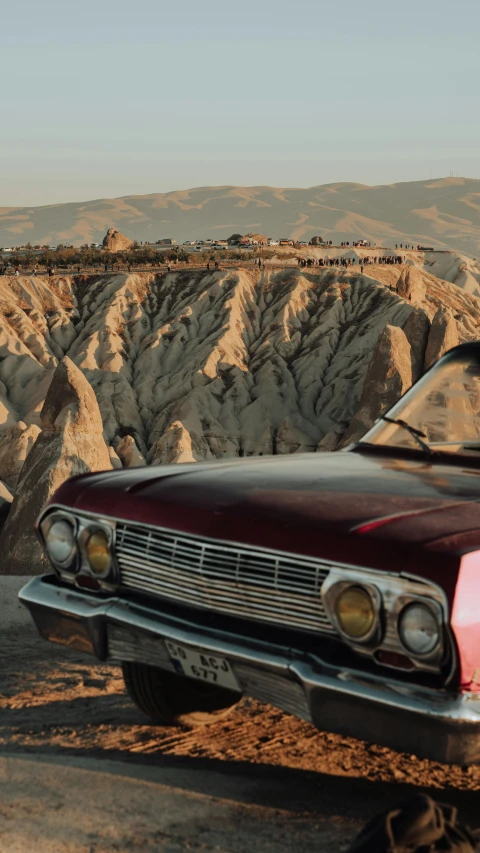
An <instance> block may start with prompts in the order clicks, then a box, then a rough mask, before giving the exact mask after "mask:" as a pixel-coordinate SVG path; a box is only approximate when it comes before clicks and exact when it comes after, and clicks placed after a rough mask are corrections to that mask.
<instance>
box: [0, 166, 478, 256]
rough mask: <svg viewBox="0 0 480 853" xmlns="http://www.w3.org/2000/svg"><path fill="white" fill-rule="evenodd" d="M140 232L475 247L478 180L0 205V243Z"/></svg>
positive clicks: (474, 251)
mask: <svg viewBox="0 0 480 853" xmlns="http://www.w3.org/2000/svg"><path fill="white" fill-rule="evenodd" d="M110 227H115V228H118V229H119V230H120V231H122V233H123V234H125V235H126V236H127V237H129V238H131V239H134V240H139V241H150V242H152V241H153V242H154V241H155V240H157V239H159V238H162V237H173V238H175V239H176V240H177V242H182V241H184V240H186V239H190V238H191V239H195V238H206V237H212V238H221V237H228V236H229V235H230V234H232V233H234V232H240V233H243V234H244V233H247V232H251V231H255V232H261V233H263V234H265V235H267V236H272V237H283V236H287V237H295V238H296V239H298V240H308V239H310V237H312V236H313V235H315V234H320V235H321V236H323V237H324V239H328V240H333V242H334V243H339V242H340V241H343V240H349V241H350V242H351V241H352V240H353V239H355V238H363V239H367V240H371V241H373V242H376V243H377V245H386V246H391V245H393V244H395V243H397V242H398V243H401V242H402V243H405V242H406V243H413V244H415V245H416V244H417V243H420V244H423V245H431V246H434V247H435V248H437V249H456V250H457V251H460V252H463V253H466V254H468V255H470V256H472V257H475V256H477V255H479V254H480V180H476V179H471V178H442V179H438V180H429V181H416V182H409V183H398V184H390V185H385V186H375V187H369V186H363V185H361V184H352V183H337V184H325V185H323V186H317V187H310V188H308V189H291V188H290V189H281V188H278V187H234V186H223V187H200V188H196V189H190V190H181V191H178V192H170V193H153V194H151V195H131V196H125V197H123V198H117V199H97V200H94V201H84V202H72V203H69V204H54V205H46V206H43V207H33V208H32V207H30V208H27V207H24V208H11V207H0V246H11V245H19V244H21V243H25V242H27V241H30V242H31V243H34V244H35V243H49V244H54V245H56V244H57V243H60V242H67V241H68V242H69V243H73V244H75V245H80V244H82V243H87V242H88V243H90V242H100V241H101V239H102V238H103V235H104V234H105V232H106V230H107V229H108V228H110Z"/></svg>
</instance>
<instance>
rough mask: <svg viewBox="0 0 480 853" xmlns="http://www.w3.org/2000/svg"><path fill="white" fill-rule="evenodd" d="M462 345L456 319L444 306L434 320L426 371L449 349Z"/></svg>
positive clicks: (427, 353) (437, 312) (439, 309)
mask: <svg viewBox="0 0 480 853" xmlns="http://www.w3.org/2000/svg"><path fill="white" fill-rule="evenodd" d="M459 343H460V340H459V335H458V328H457V324H456V322H455V318H454V316H453V314H452V312H451V311H450V309H449V308H446V307H445V306H443V305H440V307H439V308H438V309H437V311H436V313H435V316H434V317H433V320H432V325H431V328H430V332H429V335H428V343H427V349H426V352H425V370H426V369H427V367H431V365H432V364H434V363H435V362H436V361H438V359H439V358H441V357H442V355H444V354H445V353H446V352H448V350H449V349H452V348H453V347H456V346H458V344H459Z"/></svg>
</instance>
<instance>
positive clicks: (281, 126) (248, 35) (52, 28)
mask: <svg viewBox="0 0 480 853" xmlns="http://www.w3.org/2000/svg"><path fill="white" fill-rule="evenodd" d="M479 24H480V3H479V2H478V0H456V2H455V3H454V2H446V0H402V3H395V4H393V3H388V2H386V1H385V0H383V2H380V0H362V2H361V3H360V2H354V1H353V0H343V2H339V0H336V1H335V2H334V0H330V2H328V3H327V2H325V0H296V2H295V3H293V2H285V0H276V2H270V0H243V2H241V3H238V4H237V3H227V2H220V0H204V2H203V3H201V4H198V3H196V2H193V0H175V2H170V3H168V4H167V3H165V2H163V0H136V2H134V3H132V2H126V0H82V3H65V0H43V2H42V3H39V2H38V0H18V2H17V3H10V4H8V5H7V4H5V6H4V8H3V9H2V25H1V29H0V74H1V78H0V79H1V80H2V87H1V89H2V94H1V104H2V106H1V117H2V118H1V124H2V128H1V132H0V207H5V206H10V205H11V206H23V205H26V206H36V205H42V204H52V203H57V202H67V201H80V200H83V199H85V200H87V199H93V198H102V197H117V196H122V195H129V194H144V193H151V192H168V191H171V190H178V189H186V188H189V187H195V186H206V185H220V184H232V185H237V184H240V185H274V186H284V187H286V186H290V187H293V186H299V187H307V186H315V185H317V184H322V183H329V182H332V181H358V182H360V183H365V184H380V183H393V182H397V181H407V180H425V179H428V178H429V177H430V176H432V177H440V176H445V175H448V174H450V172H453V174H455V175H456V174H457V173H458V174H459V175H462V176H468V177H473V178H480V110H479V105H480V103H479V92H478V80H479V79H480V77H479V72H480V51H479V49H478V27H479Z"/></svg>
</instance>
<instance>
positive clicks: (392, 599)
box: [324, 573, 443, 668]
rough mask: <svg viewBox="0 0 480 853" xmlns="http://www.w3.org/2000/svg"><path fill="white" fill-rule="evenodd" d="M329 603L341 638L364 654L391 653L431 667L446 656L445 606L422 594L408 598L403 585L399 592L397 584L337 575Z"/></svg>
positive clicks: (330, 586) (327, 592)
mask: <svg viewBox="0 0 480 853" xmlns="http://www.w3.org/2000/svg"><path fill="white" fill-rule="evenodd" d="M347 574H348V573H347ZM370 575H371V573H370ZM377 577H378V576H377ZM369 581H370V578H369ZM324 602H325V605H326V608H327V610H328V612H329V614H330V618H331V620H332V622H333V624H334V626H335V627H336V629H337V631H338V633H339V634H340V635H341V636H342V637H343V639H344V640H345V641H346V642H347V643H348V644H349V645H350V646H352V647H354V648H357V649H358V650H359V651H363V652H365V653H370V654H372V655H375V653H376V652H377V651H378V650H380V649H382V650H384V649H388V650H389V651H390V652H392V653H395V652H397V653H401V654H403V655H406V656H408V658H409V659H413V660H414V661H418V662H419V663H420V664H422V663H423V664H425V665H426V666H427V668H428V665H429V664H430V663H431V662H435V661H437V660H438V659H439V658H440V657H441V653H442V647H443V618H442V609H441V607H440V605H439V603H438V602H437V601H435V600H433V599H429V598H428V597H427V596H425V598H422V597H421V594H419V592H416V593H415V594H414V593H410V592H408V593H405V590H404V588H403V587H402V584H401V583H399V585H398V589H396V588H395V583H394V582H392V581H391V580H386V579H384V581H383V583H381V582H379V583H378V584H375V583H370V582H367V581H366V582H365V583H364V582H356V581H354V580H353V578H352V580H351V581H350V580H347V579H345V578H344V579H341V576H337V577H336V578H332V580H331V582H330V583H329V584H327V588H326V590H325V592H324Z"/></svg>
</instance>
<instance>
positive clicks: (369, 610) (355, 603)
mask: <svg viewBox="0 0 480 853" xmlns="http://www.w3.org/2000/svg"><path fill="white" fill-rule="evenodd" d="M335 615H336V617H337V620H338V623H339V625H340V628H341V630H342V631H343V633H344V634H345V635H346V636H347V637H349V638H350V639H352V640H362V639H364V638H365V637H367V636H368V635H369V634H370V632H371V630H372V628H373V626H374V624H375V618H376V612H375V605H374V603H373V601H372V599H371V597H370V595H369V593H368V592H367V590H366V589H363V587H361V586H350V587H347V588H346V589H344V590H343V592H341V593H340V595H339V596H338V598H337V600H336V602H335Z"/></svg>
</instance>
